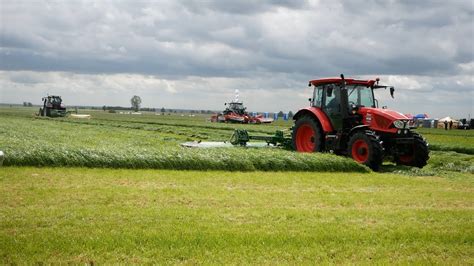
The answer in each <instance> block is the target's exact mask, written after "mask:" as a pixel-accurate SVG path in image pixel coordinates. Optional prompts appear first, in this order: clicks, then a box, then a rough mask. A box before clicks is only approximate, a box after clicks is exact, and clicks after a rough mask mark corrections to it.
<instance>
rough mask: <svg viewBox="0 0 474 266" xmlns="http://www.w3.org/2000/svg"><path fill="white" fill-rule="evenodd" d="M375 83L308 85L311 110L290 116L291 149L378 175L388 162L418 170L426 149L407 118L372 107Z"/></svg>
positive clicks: (336, 80) (342, 81) (338, 80)
mask: <svg viewBox="0 0 474 266" xmlns="http://www.w3.org/2000/svg"><path fill="white" fill-rule="evenodd" d="M378 83H379V80H378V79H376V80H356V79H345V78H344V75H341V77H340V78H329V79H318V80H311V81H310V82H309V86H314V92H313V97H312V98H311V99H310V102H311V106H310V107H308V108H304V109H301V110H299V111H298V112H297V113H296V114H295V115H294V117H293V119H294V120H295V125H294V127H293V132H292V144H293V145H292V146H293V148H294V149H295V150H297V151H299V152H323V151H326V152H333V153H336V154H341V155H347V156H350V157H352V158H353V159H354V160H355V161H357V162H359V163H362V164H365V165H367V166H369V167H370V168H372V169H373V170H378V169H379V167H380V165H381V164H382V162H383V160H384V159H387V158H388V157H390V158H391V159H392V160H393V161H394V162H396V163H397V164H402V165H409V166H416V167H420V168H421V167H423V166H425V165H426V164H427V161H428V159H429V149H428V144H427V143H426V141H425V140H424V138H423V137H422V136H421V135H419V134H418V133H416V132H414V131H413V130H412V125H411V124H410V119H409V118H408V117H406V116H405V115H403V114H401V113H399V112H396V111H392V110H389V109H385V108H378V102H377V100H376V99H375V98H374V90H375V89H381V88H385V89H387V88H389V90H390V94H391V96H392V97H393V93H394V88H393V87H388V86H381V85H379V84H378Z"/></svg>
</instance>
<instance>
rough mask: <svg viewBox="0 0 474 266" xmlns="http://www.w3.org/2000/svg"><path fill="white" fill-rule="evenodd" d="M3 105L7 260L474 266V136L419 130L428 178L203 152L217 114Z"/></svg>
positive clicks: (219, 127)
mask: <svg viewBox="0 0 474 266" xmlns="http://www.w3.org/2000/svg"><path fill="white" fill-rule="evenodd" d="M35 111H36V108H9V107H0V150H2V151H4V152H5V161H4V166H3V167H0V263H2V264H11V263H14V264H36V263H73V264H78V263H88V264H91V263H123V264H128V263H150V262H152V263H153V262H154V263H162V264H320V263H331V264H332V263H344V264H367V263H377V264H394V263H395V264H408V263H409V264H456V265H457V264H465V265H472V264H474V247H473V244H474V225H473V222H472V221H473V219H474V196H473V195H474V194H473V192H474V154H473V152H472V151H473V150H474V142H473V141H472V139H473V137H474V131H463V130H451V131H444V130H437V129H419V132H420V133H421V134H423V136H424V137H426V138H427V140H428V142H429V143H430V147H431V150H432V151H431V153H430V160H429V162H428V165H427V166H426V167H425V168H423V169H418V168H411V167H402V166H396V165H394V164H392V163H386V164H385V165H384V166H383V167H382V171H381V173H374V172H371V171H370V170H369V169H367V168H366V167H363V166H361V165H358V164H356V163H354V162H353V161H352V160H350V159H348V158H344V157H340V156H336V155H331V154H299V153H295V152H292V151H287V150H281V149H275V148H262V149H255V148H219V149H189V148H183V147H180V145H179V144H180V143H182V142H185V141H191V140H202V141H225V140H228V139H229V137H230V135H231V134H232V132H233V130H234V129H235V128H244V129H248V130H249V131H250V132H254V133H256V134H271V133H273V132H274V131H275V130H284V129H287V128H289V127H291V121H277V123H274V124H270V125H233V124H214V123H210V122H208V121H207V118H208V116H204V115H195V116H188V114H186V115H184V116H181V115H180V114H172V115H155V114H153V113H144V114H143V115H127V114H119V113H108V112H102V111H93V110H87V111H84V112H85V113H89V114H91V115H92V118H91V119H73V118H60V119H48V118H37V117H35V116H34V115H33V114H34V112H35Z"/></svg>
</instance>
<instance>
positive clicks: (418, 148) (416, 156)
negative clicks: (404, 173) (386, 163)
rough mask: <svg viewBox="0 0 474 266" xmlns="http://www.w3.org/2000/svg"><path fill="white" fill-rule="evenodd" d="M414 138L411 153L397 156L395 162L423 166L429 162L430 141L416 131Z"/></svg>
mask: <svg viewBox="0 0 474 266" xmlns="http://www.w3.org/2000/svg"><path fill="white" fill-rule="evenodd" d="M413 138H414V142H413V150H412V151H411V153H410V154H407V155H404V156H398V157H397V158H395V162H396V163H397V164H399V165H408V166H414V167H418V168H423V167H424V166H425V165H426V164H427V163H428V159H430V155H429V154H430V150H429V149H428V143H427V142H426V141H425V139H424V138H423V137H422V136H420V135H419V134H416V133H414V134H413Z"/></svg>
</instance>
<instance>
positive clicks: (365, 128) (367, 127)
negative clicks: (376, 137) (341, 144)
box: [349, 125, 369, 136]
mask: <svg viewBox="0 0 474 266" xmlns="http://www.w3.org/2000/svg"><path fill="white" fill-rule="evenodd" d="M367 129H369V126H368V125H358V126H355V127H353V128H351V131H349V136H351V135H352V134H353V133H354V132H356V131H359V130H367Z"/></svg>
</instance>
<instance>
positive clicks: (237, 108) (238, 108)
mask: <svg viewBox="0 0 474 266" xmlns="http://www.w3.org/2000/svg"><path fill="white" fill-rule="evenodd" d="M226 105H228V107H227V108H226V109H225V111H224V114H227V113H232V112H233V113H235V114H238V115H245V114H246V109H247V108H245V107H244V104H243V103H242V102H230V103H226Z"/></svg>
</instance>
